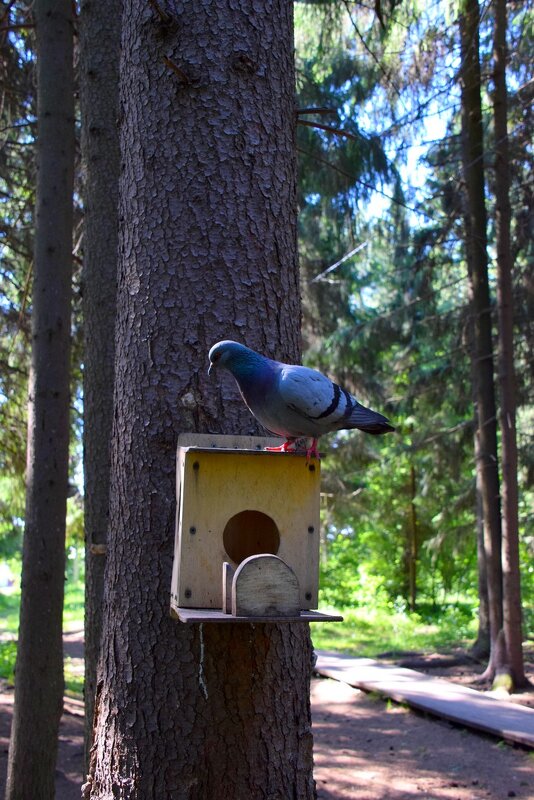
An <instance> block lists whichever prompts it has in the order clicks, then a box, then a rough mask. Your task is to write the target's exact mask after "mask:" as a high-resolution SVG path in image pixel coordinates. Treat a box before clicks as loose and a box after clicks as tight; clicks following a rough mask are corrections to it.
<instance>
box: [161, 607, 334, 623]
mask: <svg viewBox="0 0 534 800" xmlns="http://www.w3.org/2000/svg"><path fill="white" fill-rule="evenodd" d="M171 615H172V616H173V617H176V618H178V619H179V620H180V622H196V623H199V622H230V623H232V622H254V623H256V624H258V623H260V622H343V617H340V616H339V615H338V614H322V613H321V612H320V611H301V612H300V614H295V615H294V616H286V615H282V614H279V615H277V614H273V615H270V616H246V617H241V616H240V617H234V615H233V614H225V612H224V611H217V610H216V609H213V608H171Z"/></svg>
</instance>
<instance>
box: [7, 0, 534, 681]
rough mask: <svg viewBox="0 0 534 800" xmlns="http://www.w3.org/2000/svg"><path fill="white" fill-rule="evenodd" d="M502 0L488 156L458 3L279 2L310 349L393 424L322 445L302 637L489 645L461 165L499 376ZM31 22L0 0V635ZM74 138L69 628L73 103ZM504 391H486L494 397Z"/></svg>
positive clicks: (519, 93)
mask: <svg viewBox="0 0 534 800" xmlns="http://www.w3.org/2000/svg"><path fill="white" fill-rule="evenodd" d="M506 5H507V10H508V20H507V29H506V37H507V45H508V53H509V58H508V60H507V64H506V81H507V88H508V107H507V115H508V136H507V145H508V160H507V180H508V183H509V199H510V204H511V258H512V262H513V270H512V273H511V274H512V292H513V326H514V327H513V333H514V340H513V341H514V350H513V363H514V365H515V375H516V381H515V389H514V400H515V404H516V406H517V455H518V460H517V467H516V470H515V474H516V476H517V481H518V488H519V491H518V498H519V499H518V529H517V535H518V544H519V561H520V564H521V579H522V586H521V591H522V605H523V638H524V639H525V640H528V639H529V638H531V637H532V635H533V630H534V564H533V562H534V558H533V557H534V510H533V509H534V488H533V484H534V437H533V433H532V431H533V424H534V390H533V387H534V359H533V356H532V353H533V352H534V322H533V320H534V315H533V311H534V282H533V281H534V279H533V272H532V257H533V246H532V222H533V219H532V217H533V205H532V149H531V142H532V127H533V120H532V95H533V87H534V84H533V82H532V75H531V72H530V70H531V64H532V34H533V31H532V27H533V14H532V4H531V3H530V2H523V3H520V2H511V3H507V4H506ZM497 6H498V4H497V3H492V2H491V0H486V2H485V3H482V4H481V6H480V9H479V19H478V22H477V26H476V28H477V32H478V35H479V53H477V56H478V55H479V59H480V68H481V81H480V87H481V94H480V97H481V103H482V105H481V112H482V113H481V124H482V130H483V143H482V144H483V149H482V151H481V153H480V155H479V156H476V157H475V158H471V159H470V158H469V157H467V156H466V125H465V121H464V123H462V105H463V104H465V96H464V95H463V94H462V80H464V84H463V85H464V88H465V74H466V66H467V63H468V60H469V53H470V47H471V50H472V45H473V41H472V40H471V42H470V44H469V42H468V46H467V51H466V47H465V38H464V41H463V43H462V32H461V26H460V25H459V23H458V14H459V4H456V3H454V2H429V3H418V2H395V0H390V2H383V3H380V2H378V3H375V4H374V5H373V6H372V7H371V5H369V6H368V5H367V4H365V3H349V2H345V3H344V2H341V3H296V5H295V24H296V65H297V98H298V110H297V116H296V122H297V149H298V155H299V196H298V200H299V252H300V268H301V288H302V294H303V301H304V315H303V322H302V335H303V341H304V350H305V363H307V364H309V365H310V366H315V367H317V368H319V369H321V370H322V371H324V372H328V374H329V375H330V376H332V377H333V378H335V379H336V380H338V381H339V382H340V383H341V384H342V385H344V386H346V387H347V388H348V389H350V390H351V391H353V392H354V393H355V394H356V395H357V396H358V397H359V398H360V399H361V400H362V401H363V402H366V403H369V404H370V405H372V406H373V407H374V408H377V409H378V410H380V411H382V412H383V413H385V414H387V415H388V416H389V417H390V418H391V419H392V420H394V422H395V425H396V427H397V434H396V435H395V436H391V437H384V438H383V439H381V440H380V441H376V440H375V438H373V439H372V440H371V439H370V438H368V437H363V436H362V435H359V434H352V433H351V434H345V433H342V434H338V435H336V436H333V437H331V438H330V439H329V440H327V439H325V440H324V441H323V442H322V448H323V449H324V451H325V453H326V454H327V457H326V458H325V460H324V462H323V494H322V514H323V543H322V567H321V569H322V576H321V587H322V588H321V604H322V607H324V608H335V609H338V610H343V611H344V613H345V617H346V620H347V621H346V624H345V625H344V626H337V627H336V626H331V627H329V628H328V629H326V630H322V631H321V630H320V629H319V628H317V629H316V632H315V634H314V641H315V642H316V644H327V645H329V646H332V647H337V648H340V649H341V648H343V649H355V650H356V651H357V652H360V653H365V654H368V653H369V654H370V653H376V652H379V651H380V650H386V649H399V648H401V646H402V648H404V649H406V648H407V647H408V648H410V647H419V646H421V645H423V646H436V645H442V646H443V645H445V644H448V645H453V644H459V643H462V644H465V643H467V642H474V641H475V640H476V641H477V642H479V644H481V648H482V649H481V653H483V652H484V648H486V651H487V652H489V644H488V643H489V621H488V617H489V611H488V605H487V604H488V599H487V591H486V585H487V579H486V578H485V577H484V573H483V568H484V564H485V562H484V527H485V521H484V508H483V499H482V496H481V495H482V490H481V486H480V475H478V476H477V469H476V458H475V439H476V431H477V420H476V415H475V412H474V408H475V404H474V399H476V396H477V394H476V393H477V379H476V370H475V369H474V364H475V363H476V361H477V356H476V351H475V344H474V333H473V328H474V322H475V319H476V311H475V306H474V299H473V281H472V268H471V267H470V265H469V236H470V235H471V234H470V222H469V214H470V211H469V205H470V195H469V186H468V184H469V176H468V173H469V168H470V167H472V166H473V164H475V163H476V164H477V165H479V166H480V165H482V166H483V167H484V181H485V182H484V200H485V205H486V209H487V220H488V223H487V227H486V235H487V253H488V256H489V262H488V288H489V291H490V306H489V308H488V309H487V310H486V311H487V313H488V314H489V317H490V319H491V323H492V328H491V332H492V344H493V354H494V360H493V359H492V361H491V364H492V368H493V372H494V375H495V380H496V382H497V379H498V377H499V374H500V373H501V372H502V369H503V367H502V360H501V357H502V345H501V340H500V336H499V325H498V321H499V309H498V302H497V301H498V263H497V250H498V246H497V235H498V226H497V224H496V219H497V213H496V204H497V200H496V197H497V191H496V183H497V171H496V155H497V154H498V153H499V152H500V145H501V144H502V137H501V138H499V137H496V135H495V122H494V105H495V103H494V100H495V85H496V83H495V64H494V29H495V11H496V7H497ZM30 14H31V10H30V5H29V4H26V3H22V2H9V1H8V0H4V1H3V2H2V4H1V10H0V54H1V70H2V73H1V75H0V88H1V92H2V122H1V129H0V133H1V137H2V138H1V148H0V202H1V219H0V248H1V264H0V281H1V284H0V292H1V296H0V368H1V369H0V416H1V422H0V465H1V476H0V556H1V559H2V574H1V575H0V579H1V580H2V582H3V586H2V591H1V593H0V604H1V605H0V608H1V610H2V611H3V612H4V613H5V615H6V620H7V623H6V624H7V625H8V627H9V625H11V628H15V627H16V621H15V618H16V612H17V608H18V601H19V591H20V582H19V581H20V578H19V576H20V567H21V545H22V536H23V529H24V515H25V512H24V505H25V468H26V427H27V396H28V375H29V369H30V351H31V315H32V302H31V296H32V275H33V267H32V265H33V248H34V242H33V234H34V228H35V225H34V216H33V215H34V206H35V152H34V151H35V131H36V114H37V109H36V97H35V41H34V31H33V24H32V21H31V16H30ZM75 58H76V59H77V58H78V53H77V52H76V44H75ZM76 63H78V62H77V61H76ZM464 111H465V105H464ZM77 134H78V144H77V148H78V149H77V158H76V169H75V194H74V198H75V208H74V250H73V269H74V273H73V293H72V302H73V323H72V362H71V398H72V401H71V446H70V467H69V469H70V486H71V490H70V498H69V502H68V515H67V554H68V558H67V564H68V581H69V584H68V587H69V588H68V590H67V597H68V598H69V599H70V600H71V608H72V609H74V611H73V613H74V615H75V618H76V619H78V620H79V619H80V613H81V607H82V604H83V600H82V595H83V588H82V587H83V579H84V556H85V548H84V496H83V493H84V490H83V447H82V439H83V373H84V319H83V313H82V311H83V291H84V285H83V271H82V266H83V259H84V206H83V202H82V199H81V198H82V196H83V181H84V169H85V165H84V162H83V159H82V158H81V155H80V143H79V140H80V136H83V134H82V133H81V130H80V122H79V114H77ZM199 368H201V369H203V368H204V365H199ZM214 391H216V388H214ZM502 397H503V395H502V392H501V394H498V395H497V401H498V404H499V409H502ZM486 527H487V525H486ZM10 621H11V622H10ZM484 639H486V640H487V641H486V643H485V644H484ZM0 648H1V654H2V657H1V659H0V661H1V665H2V671H3V674H4V676H10V675H12V670H13V663H14V654H15V650H16V645H15V644H14V643H13V642H5V641H4V642H2V643H1V644H0ZM486 654H487V653H486ZM77 688H79V685H78V687H77Z"/></svg>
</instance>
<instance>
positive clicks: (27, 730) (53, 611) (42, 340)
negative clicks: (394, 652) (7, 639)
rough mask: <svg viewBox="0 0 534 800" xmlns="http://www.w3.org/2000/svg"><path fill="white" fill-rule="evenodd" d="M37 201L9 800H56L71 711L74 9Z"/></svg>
mask: <svg viewBox="0 0 534 800" xmlns="http://www.w3.org/2000/svg"><path fill="white" fill-rule="evenodd" d="M33 10H34V15H35V25H36V35H37V96H38V100H37V104H38V110H37V116H38V136H37V161H38V173H37V199H36V230H35V249H34V282H33V307H32V366H31V375H30V388H29V403H28V406H29V411H28V449H27V475H26V518H25V534H24V544H23V562H22V602H21V610H20V628H19V642H18V656H17V668H16V678H15V708H14V714H13V726H12V731H11V746H10V750H9V764H8V779H7V792H6V798H7V800H19V799H20V800H28V798H32V800H41V798H42V799H43V800H45V799H46V800H50V798H53V797H54V778H55V764H56V753H57V734H58V726H59V720H60V717H61V712H62V707H63V641H62V614H63V587H64V580H65V514H66V501H67V490H68V455H69V427H70V426H69V409H70V403H69V357H70V306H71V258H72V192H73V168H74V108H73V102H74V93H73V67H72V33H73V27H72V3H71V2H70V0H36V2H35V3H34V6H33Z"/></svg>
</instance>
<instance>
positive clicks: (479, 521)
mask: <svg viewBox="0 0 534 800" xmlns="http://www.w3.org/2000/svg"><path fill="white" fill-rule="evenodd" d="M475 458H476V460H477V464H478V463H480V459H479V458H478V435H477V434H476V435H475ZM479 483H480V481H479V473H478V470H477V477H476V509H475V513H476V531H477V564H478V631H477V638H476V641H475V642H474V643H473V646H472V648H471V652H472V654H473V656H474V657H475V658H478V659H480V660H482V659H486V658H489V654H490V624H489V600H488V571H487V568H486V551H485V550H484V512H483V509H482V492H481V490H480V485H479Z"/></svg>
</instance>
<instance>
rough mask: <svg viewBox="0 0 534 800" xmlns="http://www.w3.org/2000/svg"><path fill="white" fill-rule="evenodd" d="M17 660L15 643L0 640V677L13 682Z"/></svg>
mask: <svg viewBox="0 0 534 800" xmlns="http://www.w3.org/2000/svg"><path fill="white" fill-rule="evenodd" d="M16 660H17V643H16V642H14V641H7V642H0V678H4V680H6V681H7V682H8V683H10V684H13V682H14V680H15V662H16Z"/></svg>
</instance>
